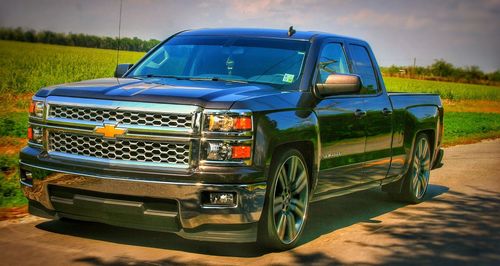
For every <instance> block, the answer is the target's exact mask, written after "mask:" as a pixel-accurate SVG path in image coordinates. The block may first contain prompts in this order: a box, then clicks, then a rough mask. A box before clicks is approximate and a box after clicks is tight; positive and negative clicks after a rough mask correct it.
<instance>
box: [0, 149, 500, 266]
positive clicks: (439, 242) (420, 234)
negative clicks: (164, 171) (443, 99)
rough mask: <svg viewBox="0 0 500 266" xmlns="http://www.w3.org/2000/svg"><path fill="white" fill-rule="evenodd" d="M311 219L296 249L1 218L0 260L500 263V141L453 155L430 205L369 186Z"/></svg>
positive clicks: (322, 205)
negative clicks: (279, 249) (392, 197)
mask: <svg viewBox="0 0 500 266" xmlns="http://www.w3.org/2000/svg"><path fill="white" fill-rule="evenodd" d="M310 214H311V216H310V220H309V223H308V224H307V227H306V231H305V236H304V237H303V240H302V243H301V245H300V246H299V247H297V248H295V249H293V250H290V251H286V252H267V251H265V250H262V249H260V248H259V247H258V246H256V245H255V244H224V243H210V242H195V241H188V240H184V239H182V238H179V237H177V236H175V235H173V234H167V233H157V232H147V231H139V230H130V229H123V228H118V227H112V226H107V225H102V224H95V223H81V222H65V221H49V220H45V219H40V218H35V217H32V216H28V217H26V218H23V219H18V220H10V221H3V222H0V264H2V265H3V264H4V265H61V264H75V265H122V264H129V265H144V264H146V265H184V264H185V265H206V264H214V265H220V264H222V265H233V264H235V265H239V264H244V265H263V264H273V265H290V264H303V263H307V264H316V265H324V264H370V265H371V264H418V265H422V264H436V265H460V264H472V265H477V264H482V265H484V264H488V265H491V264H496V265H500V140H495V141H485V142H481V143H477V144H471V145H463V146H455V147H452V148H448V149H446V153H445V158H444V166H443V168H441V169H437V170H434V171H432V174H431V186H430V187H429V191H428V194H427V199H426V201H425V202H423V203H421V204H418V205H406V204H402V203H397V202H393V201H391V200H390V199H389V198H388V197H387V195H386V194H385V193H383V192H381V191H380V190H369V191H364V192H358V193H355V194H351V195H347V196H342V197H339V198H334V199H330V200H327V201H323V202H318V203H314V204H313V205H312V209H311V213H310Z"/></svg>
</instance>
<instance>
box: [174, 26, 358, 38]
mask: <svg viewBox="0 0 500 266" xmlns="http://www.w3.org/2000/svg"><path fill="white" fill-rule="evenodd" d="M180 35H182V36H195V35H203V36H246V37H268V38H290V39H296V40H311V39H312V38H313V37H337V38H348V39H353V38H350V37H346V36H340V35H335V34H331V33H326V32H319V31H296V32H295V34H293V35H292V36H291V37H288V29H262V28H213V29H195V30H187V31H184V32H182V33H180Z"/></svg>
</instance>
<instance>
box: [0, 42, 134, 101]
mask: <svg viewBox="0 0 500 266" xmlns="http://www.w3.org/2000/svg"><path fill="white" fill-rule="evenodd" d="M143 55H144V53H142V52H128V51H121V52H120V60H119V61H120V63H135V62H137V61H138V60H139V59H140V58H141V57H142V56H143ZM115 67H116V51H114V50H105V49H93V48H82V47H70V46H59V45H50V44H40V43H25V42H14V41H0V93H2V94H3V93H33V92H35V91H37V90H38V89H40V88H41V87H45V86H49V85H55V84H61V83H67V82H74V81H80V80H87V79H95V78H102V77H112V76H113V73H114V70H115Z"/></svg>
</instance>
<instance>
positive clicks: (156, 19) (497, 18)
mask: <svg viewBox="0 0 500 266" xmlns="http://www.w3.org/2000/svg"><path fill="white" fill-rule="evenodd" d="M122 1H123V2H122V25H121V29H122V30H121V35H122V36H127V37H134V36H137V37H139V38H141V39H151V38H154V39H158V40H162V39H165V38H167V37H168V36H170V35H172V34H174V33H176V32H178V31H181V30H184V29H195V28H215V27H257V28H282V29H288V27H289V26H290V25H293V26H294V28H295V29H297V30H314V31H325V32H330V33H335V34H340V35H347V36H352V37H357V38H361V39H364V40H366V41H368V42H369V43H370V45H371V46H372V49H373V50H374V53H375V55H376V57H377V61H378V62H379V64H380V65H382V66H389V65H392V64H396V65H412V64H413V59H414V58H416V62H417V65H424V66H425V65H429V64H432V63H433V62H434V60H435V59H441V58H442V59H445V60H446V61H448V62H451V63H453V64H454V65H457V66H470V65H477V66H479V67H480V68H481V69H483V70H484V71H487V72H490V71H495V70H497V69H500V0H384V1H382V0H289V1H287V0H233V1H229V0H226V1H225V0H199V1H195V0H185V1H169V0H142V1H139V0H122ZM119 10H120V0H80V1H78V0H15V1H14V0H11V1H7V0H0V27H23V28H30V29H35V30H51V31H55V32H65V33H69V32H72V33H87V34H94V35H101V36H117V35H118V21H119Z"/></svg>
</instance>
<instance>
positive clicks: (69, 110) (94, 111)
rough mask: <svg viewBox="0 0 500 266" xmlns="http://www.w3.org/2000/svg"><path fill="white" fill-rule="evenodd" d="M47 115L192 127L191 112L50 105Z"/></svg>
mask: <svg viewBox="0 0 500 266" xmlns="http://www.w3.org/2000/svg"><path fill="white" fill-rule="evenodd" d="M49 117H54V118H66V119H74V120H82V121H92V122H102V121H116V122H117V123H122V124H129V125H141V126H160V127H176V128H192V127H193V115H192V114H168V113H149V112H139V111H127V110H117V109H104V108H91V107H81V106H78V107H75V106H66V105H50V109H49Z"/></svg>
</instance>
